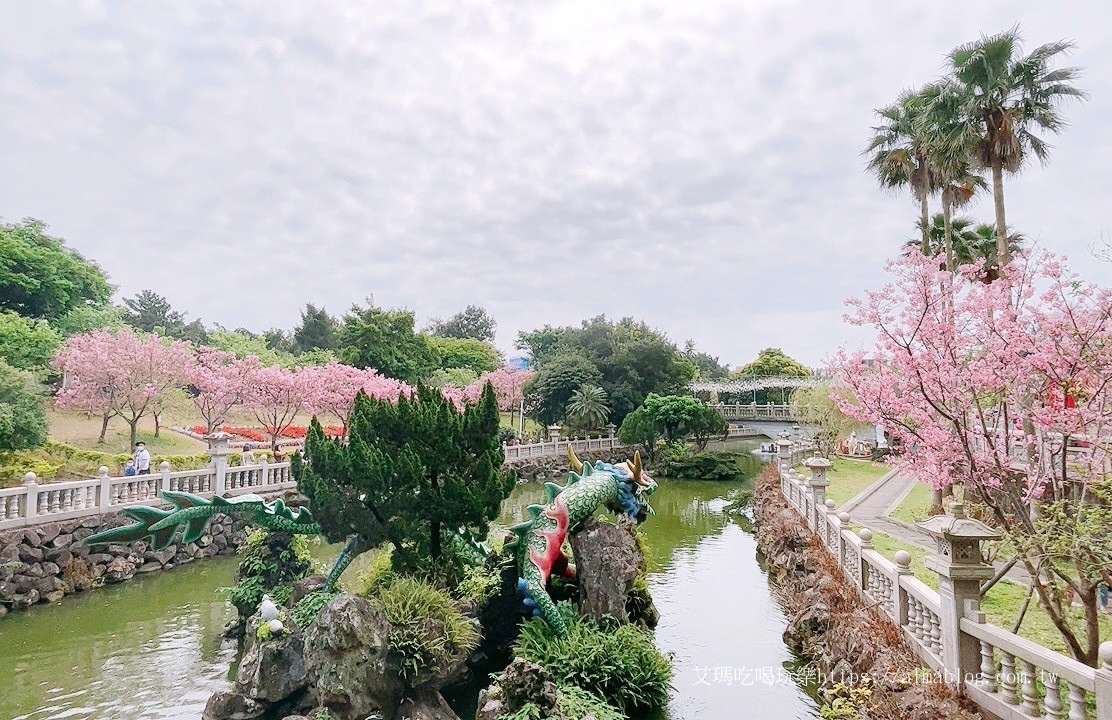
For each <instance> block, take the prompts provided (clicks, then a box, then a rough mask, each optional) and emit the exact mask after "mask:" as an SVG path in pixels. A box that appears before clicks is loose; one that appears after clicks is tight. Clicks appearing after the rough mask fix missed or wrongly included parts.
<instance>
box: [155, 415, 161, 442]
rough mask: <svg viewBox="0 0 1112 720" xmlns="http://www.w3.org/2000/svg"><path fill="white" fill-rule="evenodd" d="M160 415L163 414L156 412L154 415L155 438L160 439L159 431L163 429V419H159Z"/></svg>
mask: <svg viewBox="0 0 1112 720" xmlns="http://www.w3.org/2000/svg"><path fill="white" fill-rule="evenodd" d="M160 415H162V413H160V412H156V413H155V414H154V436H155V437H158V433H159V430H161V429H162V418H161V417H159V416H160Z"/></svg>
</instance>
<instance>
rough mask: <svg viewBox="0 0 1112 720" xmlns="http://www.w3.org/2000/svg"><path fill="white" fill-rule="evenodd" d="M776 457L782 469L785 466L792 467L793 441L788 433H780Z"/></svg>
mask: <svg viewBox="0 0 1112 720" xmlns="http://www.w3.org/2000/svg"><path fill="white" fill-rule="evenodd" d="M776 451H777V455H776V457H777V458H778V459H779V460H780V465H781V467H782V466H784V465H785V464H786V465H787V466H788V467H791V466H792V441H791V440H789V439H788V434H787V433H786V432H782V433H780V439H779V440H777V441H776Z"/></svg>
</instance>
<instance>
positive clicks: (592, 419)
mask: <svg viewBox="0 0 1112 720" xmlns="http://www.w3.org/2000/svg"><path fill="white" fill-rule="evenodd" d="M607 400H609V398H608V397H607V396H606V391H605V390H603V389H602V388H600V387H596V386H592V385H583V386H582V387H580V388H579V389H578V390H576V391H575V392H573V393H572V395H571V399H570V400H569V401H568V408H567V412H568V421H569V422H570V423H571V424H572V425H575V426H577V427H581V428H583V429H584V430H594V429H595V428H597V427H599V426H600V425H602V424H603V423H604V422H606V419H607V418H608V417H610V406H609V405H607V404H606V403H607Z"/></svg>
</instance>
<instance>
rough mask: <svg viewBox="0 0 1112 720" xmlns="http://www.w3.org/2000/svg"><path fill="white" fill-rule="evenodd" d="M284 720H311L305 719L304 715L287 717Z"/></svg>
mask: <svg viewBox="0 0 1112 720" xmlns="http://www.w3.org/2000/svg"><path fill="white" fill-rule="evenodd" d="M282 720H309V718H307V717H305V716H304V715H287V716H286V717H284V718H282Z"/></svg>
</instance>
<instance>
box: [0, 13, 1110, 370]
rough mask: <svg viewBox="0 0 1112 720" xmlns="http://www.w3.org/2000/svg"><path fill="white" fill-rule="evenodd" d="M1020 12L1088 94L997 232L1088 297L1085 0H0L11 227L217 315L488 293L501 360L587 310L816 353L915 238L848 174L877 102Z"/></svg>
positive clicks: (1104, 19) (1092, 83) (1088, 23)
mask: <svg viewBox="0 0 1112 720" xmlns="http://www.w3.org/2000/svg"><path fill="white" fill-rule="evenodd" d="M1102 7H1103V8H1105V9H1104V10H1101V9H1100V8H1102ZM1016 22H1020V23H1021V24H1022V26H1023V29H1024V32H1025V36H1026V39H1027V43H1028V46H1029V47H1033V46H1034V45H1036V44H1040V43H1043V42H1047V41H1050V40H1057V39H1060V38H1069V39H1073V40H1075V41H1076V42H1077V43H1078V49H1077V51H1076V52H1075V53H1074V54H1073V56H1072V57H1071V58H1070V59H1069V61H1070V63H1071V64H1076V65H1080V66H1082V67H1084V68H1085V75H1084V78H1083V80H1082V82H1081V83H1080V84H1081V85H1082V86H1083V87H1084V88H1085V89H1087V90H1088V91H1089V92H1090V93H1091V95H1092V98H1091V100H1090V101H1089V102H1087V103H1084V104H1077V105H1072V106H1070V107H1068V108H1067V109H1066V115H1067V117H1068V118H1069V120H1070V123H1071V126H1070V127H1069V128H1068V129H1067V131H1066V133H1065V134H1063V135H1062V136H1060V137H1058V138H1055V139H1053V141H1052V142H1053V143H1054V145H1055V149H1054V154H1053V159H1052V162H1051V164H1050V166H1049V167H1048V168H1046V169H1042V168H1039V167H1038V166H1037V165H1036V166H1034V167H1032V168H1030V169H1029V170H1028V171H1026V172H1025V173H1023V174H1022V175H1021V176H1019V177H1016V178H1014V179H1013V178H1009V179H1008V181H1007V182H1006V184H1005V191H1006V199H1007V207H1008V219H1009V223H1010V224H1011V225H1013V226H1014V227H1015V228H1016V229H1018V230H1020V231H1022V232H1024V233H1026V234H1027V235H1028V236H1031V237H1034V238H1036V239H1037V240H1038V241H1039V242H1040V243H1041V244H1042V245H1043V246H1045V247H1048V248H1050V249H1053V250H1056V251H1058V252H1062V253H1065V254H1067V255H1068V256H1070V258H1071V259H1072V260H1073V261H1074V264H1075V265H1076V266H1078V267H1079V268H1080V269H1082V272H1083V273H1084V274H1085V275H1086V276H1088V277H1089V278H1091V279H1093V280H1097V281H1100V282H1102V283H1106V284H1107V283H1108V282H1110V281H1112V265H1110V264H1106V263H1100V262H1097V261H1096V260H1094V259H1093V258H1092V256H1091V255H1090V254H1089V253H1088V251H1087V246H1089V245H1090V244H1091V243H1093V242H1094V241H1097V240H1099V239H1100V236H1101V233H1102V231H1103V233H1104V235H1105V236H1106V237H1108V238H1110V239H1112V213H1110V212H1109V210H1108V206H1109V200H1110V198H1109V188H1110V186H1112V183H1110V179H1112V178H1110V173H1112V122H1110V120H1112V113H1110V111H1112V37H1110V36H1112V11H1110V10H1108V4H1107V2H1100V1H1098V0H1092V1H1090V2H1072V3H1067V2H1062V3H1049V2H1045V0H1040V1H1032V2H1016V1H1015V0H1008V1H1003V2H987V1H982V2H969V1H968V0H962V1H961V2H938V1H936V2H931V3H904V2H883V3H882V2H851V1H845V0H843V1H842V2H772V1H770V0H752V1H735V2H718V1H711V0H698V1H697V2H694V1H693V2H687V3H684V2H676V1H675V0H663V1H660V2H655V1H654V2H632V1H625V0H621V1H619V0H610V1H609V2H597V1H592V2H560V1H558V0H556V1H553V0H546V1H544V2H541V1H534V0H512V1H511V0H504V1H503V2H463V1H461V0H445V1H443V2H410V1H406V2H397V3H387V2H374V1H369V0H351V1H350V2H347V1H338V0H332V1H330V2H308V1H306V2H296V3H295V2H284V1H279V0H259V1H258V2H254V1H252V2H247V1H244V2H235V3H228V4H222V3H212V2H197V1H196V0H190V2H146V1H144V2H130V3H125V2H80V3H78V2H59V3H55V2H45V1H44V0H8V1H7V2H4V3H3V4H2V5H0V33H2V42H0V108H2V111H0V167H2V168H3V169H2V171H0V216H2V217H3V218H4V219H5V220H7V221H15V220H18V219H20V218H22V217H25V216H33V217H37V218H40V219H42V220H44V221H45V222H47V223H48V224H49V225H50V226H51V228H52V231H53V232H54V233H55V234H57V235H60V236H62V237H64V238H66V239H67V240H68V242H69V243H70V244H71V245H73V246H74V247H76V248H77V249H79V250H80V251H81V252H82V253H84V254H86V255H87V256H88V257H90V258H93V259H95V260H96V261H97V262H98V263H100V264H101V266H102V267H104V268H105V270H106V271H107V272H108V273H109V275H110V276H111V278H112V281H113V282H114V283H116V284H117V285H118V286H119V292H120V294H121V295H124V296H129V295H132V294H134V293H135V292H137V291H139V290H142V289H144V288H151V289H153V290H155V291H156V292H159V293H162V294H164V295H165V296H166V297H167V298H169V300H170V301H171V303H172V304H173V305H174V307H175V308H177V309H180V310H186V311H188V313H189V315H188V317H189V318H190V319H193V318H197V317H200V318H202V319H203V320H204V321H205V322H206V323H212V322H219V323H221V324H223V325H225V326H227V327H230V328H234V327H238V326H245V327H248V328H252V329H256V330H260V331H261V330H263V329H265V328H268V327H271V326H279V327H285V328H290V327H292V326H293V325H294V324H296V322H297V319H298V310H299V308H300V307H302V306H303V305H304V303H305V302H306V301H312V302H314V303H317V304H323V305H325V306H326V307H327V308H328V309H329V310H330V311H331V312H333V313H341V312H342V311H344V310H345V309H346V308H347V307H349V306H350V305H351V303H352V302H353V301H359V300H360V299H362V298H363V297H365V296H367V295H372V294H373V296H374V299H375V301H376V302H377V303H378V304H380V305H383V306H387V307H395V306H404V307H409V308H412V309H414V310H415V311H416V312H417V315H418V321H419V323H421V324H423V323H424V322H426V321H427V320H428V319H429V318H430V317H433V316H448V315H451V314H453V313H454V312H456V311H458V310H460V309H462V308H463V306H465V305H466V304H468V303H475V304H479V305H483V306H485V307H486V308H487V309H488V310H490V312H491V313H492V314H493V315H494V316H495V318H496V319H497V320H498V323H499V328H498V344H499V345H500V346H501V347H502V348H503V349H506V350H510V349H512V346H513V341H514V339H515V337H516V335H517V332H518V330H521V329H533V328H536V327H540V326H542V325H544V324H546V323H551V324H568V323H578V322H579V321H580V320H582V319H584V318H587V317H591V316H594V315H597V314H601V313H605V314H607V315H610V316H613V317H621V316H624V315H633V316H635V317H637V318H641V319H644V320H646V321H647V322H649V323H650V324H651V325H654V326H656V327H659V328H661V329H662V330H664V331H665V332H666V333H667V334H668V335H669V337H671V338H672V339H673V340H675V341H677V342H678V343H681V344H682V342H683V341H684V340H686V339H688V338H690V339H692V340H694V341H695V343H696V345H697V346H698V347H700V348H701V349H704V350H706V351H708V352H711V353H712V354H715V355H718V356H721V358H722V360H723V361H724V362H728V363H730V364H732V365H735V366H736V365H740V364H743V363H745V362H747V361H748V360H750V359H751V358H752V357H753V356H754V355H755V354H756V352H757V351H758V350H759V349H760V348H762V347H766V346H779V347H782V348H783V349H784V350H785V351H787V352H788V353H790V354H792V355H794V356H796V357H798V358H800V359H801V360H803V361H805V362H807V363H808V364H812V365H817V364H819V363H820V362H821V360H822V359H823V358H824V357H825V356H827V355H828V354H829V353H830V352H832V351H833V350H834V349H835V348H836V347H837V346H838V345H840V344H850V345H859V344H861V343H862V342H863V341H864V340H865V336H864V335H863V334H862V333H861V332H860V331H854V330H853V329H850V328H847V327H846V326H845V325H844V324H843V322H842V319H841V318H842V313H843V305H842V303H843V300H844V299H845V298H846V297H848V296H850V295H855V294H859V293H860V292H861V291H862V290H863V289H864V288H867V287H875V286H876V285H878V284H879V283H880V282H881V281H882V280H883V272H882V266H883V263H884V261H885V259H887V258H888V257H890V256H892V255H893V254H894V253H895V252H897V250H898V248H899V246H900V245H901V243H902V242H903V241H904V240H906V239H907V238H909V237H911V236H912V235H913V234H914V227H913V223H914V221H915V218H916V217H917V215H916V213H917V207H916V205H915V203H914V202H913V201H912V200H911V199H910V198H909V197H906V196H894V195H886V194H884V193H882V192H881V191H879V190H878V189H877V188H876V185H875V181H874V180H873V178H871V177H870V176H868V175H866V174H865V172H864V168H863V160H862V158H861V156H860V154H859V153H860V151H861V149H862V148H863V146H864V145H865V143H866V141H867V138H868V136H869V126H870V125H871V124H873V123H874V117H873V109H874V108H876V107H879V106H882V105H884V104H886V103H888V102H889V101H891V100H892V99H894V97H895V96H896V94H897V93H898V92H899V90H900V89H901V88H905V87H910V86H913V85H920V84H922V83H924V82H927V81H930V80H932V79H934V78H936V77H937V76H938V75H939V74H941V73H942V72H943V70H944V67H943V65H944V55H945V53H946V52H947V51H949V50H950V49H951V48H952V47H954V46H955V45H957V44H960V43H962V42H965V41H968V40H972V39H975V38H976V37H977V36H978V35H980V34H981V33H992V32H997V31H1000V30H1003V29H1005V28H1007V27H1009V26H1010V25H1012V24H1014V23H1016ZM972 214H973V215H974V216H975V217H976V218H977V219H979V220H985V221H988V220H991V218H992V210H991V202H982V203H981V204H979V205H978V206H976V207H974V209H973V211H972Z"/></svg>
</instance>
